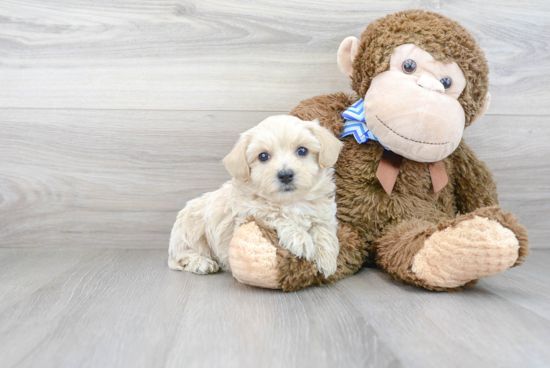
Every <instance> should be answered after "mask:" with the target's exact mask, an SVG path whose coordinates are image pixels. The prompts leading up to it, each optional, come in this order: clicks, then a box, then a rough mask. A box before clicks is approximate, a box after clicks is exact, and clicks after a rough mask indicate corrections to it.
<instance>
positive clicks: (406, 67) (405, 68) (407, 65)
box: [402, 59, 416, 74]
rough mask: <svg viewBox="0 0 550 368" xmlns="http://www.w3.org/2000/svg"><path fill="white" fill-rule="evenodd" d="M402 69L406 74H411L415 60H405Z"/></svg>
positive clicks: (413, 70)
mask: <svg viewBox="0 0 550 368" xmlns="http://www.w3.org/2000/svg"><path fill="white" fill-rule="evenodd" d="M402 68H403V71H404V72H405V73H407V74H412V73H414V72H415V70H416V61H414V60H412V59H408V60H405V61H404V62H403V67H402Z"/></svg>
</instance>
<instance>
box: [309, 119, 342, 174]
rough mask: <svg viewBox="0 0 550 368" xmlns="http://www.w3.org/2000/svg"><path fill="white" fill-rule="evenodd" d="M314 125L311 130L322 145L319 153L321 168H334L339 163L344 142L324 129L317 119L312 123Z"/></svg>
mask: <svg viewBox="0 0 550 368" xmlns="http://www.w3.org/2000/svg"><path fill="white" fill-rule="evenodd" d="M312 123H314V124H313V125H312V126H311V127H310V129H311V131H312V132H313V134H314V135H315V136H316V137H317V139H318V140H319V143H321V152H319V166H320V167H321V168H323V169H325V168H328V167H332V166H334V164H335V163H336V161H338V156H339V155H340V151H341V150H342V146H343V145H344V144H343V143H342V141H340V140H339V139H338V138H336V137H335V136H334V134H332V133H331V132H330V130H328V129H327V128H325V127H322V126H321V125H320V124H319V120H317V119H315V120H313V121H312Z"/></svg>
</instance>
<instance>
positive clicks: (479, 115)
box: [472, 92, 491, 123]
mask: <svg viewBox="0 0 550 368" xmlns="http://www.w3.org/2000/svg"><path fill="white" fill-rule="evenodd" d="M490 104H491V94H490V93H489V92H487V96H486V97H485V101H483V106H481V108H480V109H479V111H478V112H477V114H476V116H474V117H473V118H472V123H473V122H474V121H476V120H479V119H481V118H482V117H483V115H485V113H486V112H487V109H488V108H489V105H490Z"/></svg>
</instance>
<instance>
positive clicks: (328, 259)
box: [315, 251, 338, 277]
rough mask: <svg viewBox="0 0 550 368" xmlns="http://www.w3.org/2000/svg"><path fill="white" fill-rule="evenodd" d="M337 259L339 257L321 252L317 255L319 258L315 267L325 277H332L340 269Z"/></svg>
mask: <svg viewBox="0 0 550 368" xmlns="http://www.w3.org/2000/svg"><path fill="white" fill-rule="evenodd" d="M337 257H338V255H334V254H328V253H327V252H322V251H320V252H318V253H317V257H316V259H315V267H317V269H318V270H319V272H321V273H322V274H323V275H324V276H325V277H329V276H332V275H334V273H335V272H336V268H337V267H338V262H337Z"/></svg>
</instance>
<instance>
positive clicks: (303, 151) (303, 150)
mask: <svg viewBox="0 0 550 368" xmlns="http://www.w3.org/2000/svg"><path fill="white" fill-rule="evenodd" d="M296 153H297V154H298V156H307V148H305V147H300V148H298V149H297V150H296Z"/></svg>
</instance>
